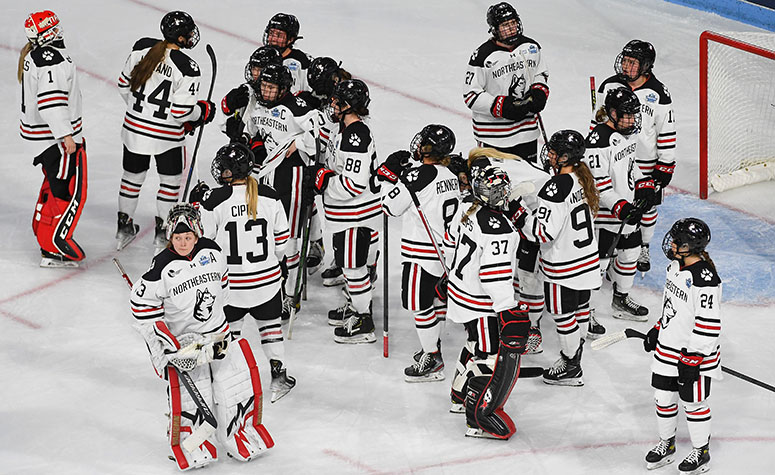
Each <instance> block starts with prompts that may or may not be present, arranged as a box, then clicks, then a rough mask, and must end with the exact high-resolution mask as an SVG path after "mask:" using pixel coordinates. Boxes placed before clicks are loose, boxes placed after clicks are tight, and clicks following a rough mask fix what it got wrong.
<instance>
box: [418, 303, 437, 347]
mask: <svg viewBox="0 0 775 475" xmlns="http://www.w3.org/2000/svg"><path fill="white" fill-rule="evenodd" d="M412 314H414V327H415V329H417V336H418V337H419V338H420V345H422V349H423V351H424V352H426V353H433V352H434V351H436V343H437V342H438V340H439V335H441V325H439V323H440V322H439V321H438V320H437V319H436V312H435V309H434V308H433V307H429V308H426V309H425V310H419V311H414V312H412Z"/></svg>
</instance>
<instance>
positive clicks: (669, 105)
mask: <svg viewBox="0 0 775 475" xmlns="http://www.w3.org/2000/svg"><path fill="white" fill-rule="evenodd" d="M622 86H624V87H629V85H628V83H627V81H625V80H623V79H622V78H620V77H619V76H611V77H610V78H608V79H606V80H605V81H603V83H602V84H601V85H600V87H599V88H598V97H600V98H605V95H606V94H607V93H608V91H610V90H611V89H616V88H619V87H622ZM632 92H634V93H635V95H636V96H638V100H639V101H640V112H641V114H640V116H641V121H642V122H641V130H640V132H639V133H638V148H637V151H636V155H637V160H636V161H637V164H638V167H640V170H641V171H642V172H643V174H644V175H646V176H649V175H651V172H652V171H653V170H654V167H655V166H657V163H659V166H661V167H665V168H666V169H669V170H672V169H673V168H674V167H675V144H676V133H675V115H674V113H673V100H672V98H671V97H670V92H669V91H668V90H667V87H666V86H665V85H664V84H662V83H661V82H660V81H659V80H658V79H657V78H656V77H655V76H654V74H651V75H650V76H649V78H648V79H647V80H646V82H645V83H643V85H641V86H640V87H638V88H636V89H633V90H632ZM592 125H593V127H594V119H593V124H592Z"/></svg>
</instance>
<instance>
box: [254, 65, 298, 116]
mask: <svg viewBox="0 0 775 475" xmlns="http://www.w3.org/2000/svg"><path fill="white" fill-rule="evenodd" d="M292 81H293V79H292V78H291V72H290V71H289V70H288V68H287V67H286V66H283V65H282V64H267V65H266V66H265V67H264V69H262V70H261V74H260V75H259V76H258V82H259V89H258V93H257V95H258V99H257V100H258V103H259V104H261V105H262V106H265V107H274V106H276V105H277V104H278V103H279V102H280V101H281V100H282V99H283V97H285V95H286V94H287V93H288V91H289V90H290V89H291V83H292ZM264 83H267V84H274V85H276V86H277V87H278V89H279V90H278V91H277V95H276V96H275V97H270V98H266V97H264V94H263V92H261V85H262V84H264Z"/></svg>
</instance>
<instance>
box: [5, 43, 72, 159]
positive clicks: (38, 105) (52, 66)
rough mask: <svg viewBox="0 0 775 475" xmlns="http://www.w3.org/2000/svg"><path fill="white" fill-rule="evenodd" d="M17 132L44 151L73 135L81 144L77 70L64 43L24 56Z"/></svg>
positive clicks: (35, 49) (54, 44)
mask: <svg viewBox="0 0 775 475" xmlns="http://www.w3.org/2000/svg"><path fill="white" fill-rule="evenodd" d="M23 61H24V65H23V71H24V72H23V75H22V97H21V107H22V110H21V116H20V126H19V131H20V134H21V136H22V138H23V139H25V140H31V141H35V142H38V143H39V144H40V146H41V148H40V150H41V151H43V150H45V149H47V148H48V147H50V146H51V145H53V144H55V143H58V142H61V141H62V138H63V137H64V136H66V135H72V136H73V140H75V142H76V143H80V142H81V140H82V139H81V129H82V124H81V122H82V111H81V107H82V106H81V88H80V86H79V85H78V71H77V70H76V67H75V63H74V62H73V60H72V59H70V56H69V55H68V53H67V50H66V49H65V43H64V41H63V40H57V41H54V42H52V43H51V44H49V45H46V46H40V47H37V48H34V49H33V50H32V51H30V52H29V53H28V54H27V55H26V56H25V57H24V60H23Z"/></svg>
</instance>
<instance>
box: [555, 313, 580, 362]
mask: <svg viewBox="0 0 775 475" xmlns="http://www.w3.org/2000/svg"><path fill="white" fill-rule="evenodd" d="M550 315H551V316H552V319H553V320H554V323H555V324H556V325H557V335H558V336H559V339H560V349H561V350H562V352H563V354H564V355H565V356H567V357H568V358H572V357H573V355H575V354H576V350H577V349H578V347H579V345H580V344H581V332H580V330H579V324H578V322H577V321H576V314H575V313H570V314H568V313H566V314H561V315H555V314H550Z"/></svg>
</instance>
